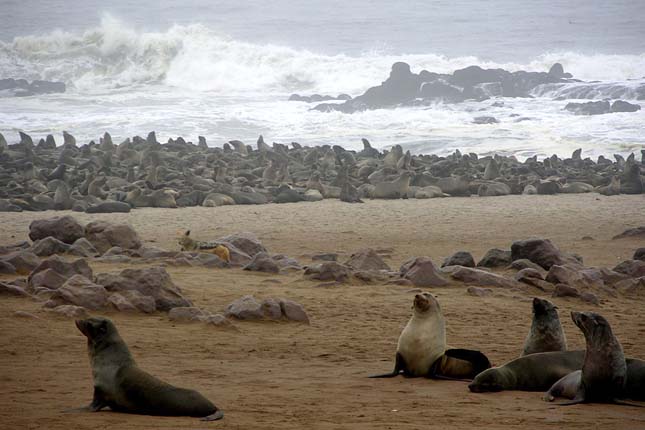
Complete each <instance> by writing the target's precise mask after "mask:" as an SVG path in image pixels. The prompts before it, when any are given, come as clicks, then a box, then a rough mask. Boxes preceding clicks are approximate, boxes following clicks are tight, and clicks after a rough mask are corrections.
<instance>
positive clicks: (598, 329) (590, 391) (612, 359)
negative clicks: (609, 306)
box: [545, 312, 627, 405]
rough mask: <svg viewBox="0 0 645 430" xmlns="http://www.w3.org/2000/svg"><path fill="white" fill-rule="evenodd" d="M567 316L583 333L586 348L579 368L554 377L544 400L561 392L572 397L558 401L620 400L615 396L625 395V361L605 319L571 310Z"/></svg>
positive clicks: (591, 313)
mask: <svg viewBox="0 0 645 430" xmlns="http://www.w3.org/2000/svg"><path fill="white" fill-rule="evenodd" d="M571 319H572V320H573V322H574V323H575V324H576V325H577V326H578V328H579V329H580V330H581V331H582V333H583V334H584V336H585V342H586V346H587V350H586V351H585V358H584V363H583V365H582V370H581V371H580V372H572V373H570V374H569V375H567V376H565V377H563V378H562V379H560V380H558V381H557V382H556V383H555V384H554V386H552V387H551V388H550V389H549V391H548V393H547V395H546V396H545V398H546V400H552V399H553V398H554V397H555V396H563V397H568V398H570V399H572V400H571V401H570V402H566V403H558V405H575V404H578V403H624V402H620V401H619V400H618V399H621V398H623V397H625V388H626V382H627V363H626V361H625V354H624V353H623V347H622V345H621V344H620V342H619V341H618V339H617V338H616V336H614V334H613V332H612V330H611V326H610V325H609V322H608V321H607V320H606V319H605V318H604V317H603V316H602V315H599V314H597V313H594V312H571Z"/></svg>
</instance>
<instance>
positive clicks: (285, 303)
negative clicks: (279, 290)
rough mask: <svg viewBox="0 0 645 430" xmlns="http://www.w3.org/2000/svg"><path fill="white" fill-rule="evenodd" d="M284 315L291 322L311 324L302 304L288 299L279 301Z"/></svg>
mask: <svg viewBox="0 0 645 430" xmlns="http://www.w3.org/2000/svg"><path fill="white" fill-rule="evenodd" d="M279 302H280V310H281V311H282V315H283V316H284V317H285V318H286V319H288V320H290V321H299V322H304V323H307V324H309V316H308V315H307V312H306V311H305V308H304V307H303V306H302V305H301V304H300V303H296V302H294V301H291V300H287V299H279Z"/></svg>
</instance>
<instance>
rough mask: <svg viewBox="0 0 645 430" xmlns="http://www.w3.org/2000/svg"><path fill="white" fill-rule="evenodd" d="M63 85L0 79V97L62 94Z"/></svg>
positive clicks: (60, 83) (48, 82) (63, 90)
mask: <svg viewBox="0 0 645 430" xmlns="http://www.w3.org/2000/svg"><path fill="white" fill-rule="evenodd" d="M65 89H66V87H65V83H63V82H51V81H40V80H35V81H32V82H28V81H27V80H26V79H13V78H8V79H0V97H27V96H35V95H40V94H52V93H64V92H65Z"/></svg>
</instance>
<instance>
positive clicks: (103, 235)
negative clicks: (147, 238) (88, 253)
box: [85, 221, 141, 254]
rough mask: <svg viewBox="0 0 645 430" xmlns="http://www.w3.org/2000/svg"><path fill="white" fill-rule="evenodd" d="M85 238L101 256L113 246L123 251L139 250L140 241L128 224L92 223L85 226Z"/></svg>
mask: <svg viewBox="0 0 645 430" xmlns="http://www.w3.org/2000/svg"><path fill="white" fill-rule="evenodd" d="M85 237H86V238H87V240H89V241H90V242H91V243H92V245H94V247H95V248H96V249H97V250H98V251H99V252H100V253H101V254H102V253H104V252H105V251H107V250H108V249H110V248H112V247H113V246H119V247H121V248H123V249H138V248H141V239H139V235H138V234H137V232H136V231H135V230H134V229H133V228H132V227H131V226H129V225H128V224H112V223H109V222H107V221H93V222H91V223H89V224H88V225H86V226H85Z"/></svg>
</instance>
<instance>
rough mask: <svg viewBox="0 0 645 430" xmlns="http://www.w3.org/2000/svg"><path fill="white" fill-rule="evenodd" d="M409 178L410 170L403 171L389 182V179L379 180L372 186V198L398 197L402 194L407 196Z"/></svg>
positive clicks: (410, 176) (410, 175)
mask: <svg viewBox="0 0 645 430" xmlns="http://www.w3.org/2000/svg"><path fill="white" fill-rule="evenodd" d="M411 179H412V173H411V172H403V173H401V175H400V176H399V177H398V178H397V179H396V180H394V181H392V182H389V181H384V182H379V183H378V184H376V186H375V187H374V192H373V193H372V198H374V199H400V198H402V197H404V196H407V193H408V188H409V187H410V180H411Z"/></svg>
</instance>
